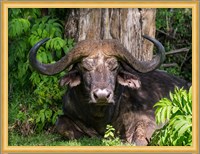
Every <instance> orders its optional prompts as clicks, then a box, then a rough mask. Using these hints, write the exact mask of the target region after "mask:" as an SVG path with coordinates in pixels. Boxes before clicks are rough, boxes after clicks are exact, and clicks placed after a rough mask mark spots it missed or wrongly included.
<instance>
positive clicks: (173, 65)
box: [161, 63, 178, 67]
mask: <svg viewBox="0 0 200 154" xmlns="http://www.w3.org/2000/svg"><path fill="white" fill-rule="evenodd" d="M161 66H162V67H176V66H178V64H177V63H169V64H162V65H161Z"/></svg>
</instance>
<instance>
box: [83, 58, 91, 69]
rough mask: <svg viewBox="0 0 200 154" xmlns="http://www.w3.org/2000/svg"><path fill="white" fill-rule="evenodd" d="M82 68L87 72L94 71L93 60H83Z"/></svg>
mask: <svg viewBox="0 0 200 154" xmlns="http://www.w3.org/2000/svg"><path fill="white" fill-rule="evenodd" d="M82 67H83V69H84V70H86V71H91V70H93V69H94V62H93V60H92V59H91V60H89V59H87V60H83V61H82Z"/></svg>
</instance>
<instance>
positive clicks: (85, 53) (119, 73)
mask: <svg viewBox="0 0 200 154" xmlns="http://www.w3.org/2000/svg"><path fill="white" fill-rule="evenodd" d="M144 38H146V39H148V40H149V41H151V42H152V43H154V45H155V46H156V47H157V49H158V53H157V55H156V56H155V57H154V58H153V59H152V60H150V61H138V60H137V59H136V58H134V57H133V56H132V55H131V54H130V53H129V52H128V51H127V49H126V48H124V47H123V45H121V44H120V43H119V42H118V41H117V40H84V41H81V42H79V43H77V44H76V46H75V47H74V48H73V49H72V51H70V52H69V53H68V54H67V55H65V56H64V57H63V58H61V59H60V60H59V61H57V62H56V63H54V64H42V63H40V62H39V61H38V60H37V59H36V54H37V50H38V49H39V47H40V46H41V45H42V44H43V43H45V42H46V41H48V39H44V40H42V41H40V42H38V43H37V44H36V45H35V46H34V47H33V48H32V49H31V51H30V63H31V65H32V66H33V68H35V69H36V70H37V71H39V72H40V73H42V74H46V75H54V74H57V73H59V72H61V71H63V70H65V69H68V74H67V75H65V76H64V77H63V78H62V79H61V81H60V84H61V85H62V86H63V85H69V86H70V87H71V88H73V87H75V86H78V85H82V87H84V91H85V92H86V93H87V97H88V103H91V104H98V105H105V104H113V103H115V101H114V100H115V98H114V97H115V89H116V86H117V84H118V83H119V84H120V85H123V86H128V87H130V88H133V89H137V88H139V87H140V80H139V78H138V76H136V75H134V74H133V73H130V72H129V71H127V69H125V68H124V67H122V64H125V65H126V66H128V68H131V69H134V70H136V71H138V72H141V73H146V72H150V71H153V70H155V69H156V68H158V67H159V66H160V65H161V64H162V62H163V61H164V58H165V52H164V47H163V46H162V44H161V43H160V42H158V41H157V40H155V39H153V38H150V37H149V36H144Z"/></svg>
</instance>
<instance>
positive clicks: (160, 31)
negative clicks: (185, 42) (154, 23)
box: [156, 29, 176, 39]
mask: <svg viewBox="0 0 200 154" xmlns="http://www.w3.org/2000/svg"><path fill="white" fill-rule="evenodd" d="M156 31H158V32H159V33H162V34H164V35H166V36H167V37H169V38H172V39H176V38H175V37H174V36H171V35H169V34H167V33H165V32H164V31H162V30H159V29H156Z"/></svg>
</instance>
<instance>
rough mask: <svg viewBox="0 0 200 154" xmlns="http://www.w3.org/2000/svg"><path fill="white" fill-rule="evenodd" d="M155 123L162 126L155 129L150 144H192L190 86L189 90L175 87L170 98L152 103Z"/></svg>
mask: <svg viewBox="0 0 200 154" xmlns="http://www.w3.org/2000/svg"><path fill="white" fill-rule="evenodd" d="M154 107H157V108H156V111H155V114H156V123H157V124H164V123H166V124H165V125H164V127H163V128H161V129H159V130H157V131H155V132H154V134H153V136H152V139H151V143H150V145H161V146H184V145H189V146H191V145H192V87H191V88H190V90H189V92H187V91H186V90H184V89H183V88H181V89H178V88H175V91H174V93H171V92H170V100H169V99H167V98H163V99H162V100H160V101H159V102H158V103H156V104H155V105H154Z"/></svg>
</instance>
